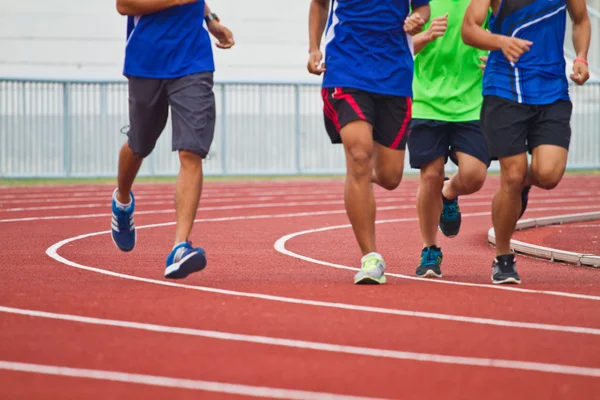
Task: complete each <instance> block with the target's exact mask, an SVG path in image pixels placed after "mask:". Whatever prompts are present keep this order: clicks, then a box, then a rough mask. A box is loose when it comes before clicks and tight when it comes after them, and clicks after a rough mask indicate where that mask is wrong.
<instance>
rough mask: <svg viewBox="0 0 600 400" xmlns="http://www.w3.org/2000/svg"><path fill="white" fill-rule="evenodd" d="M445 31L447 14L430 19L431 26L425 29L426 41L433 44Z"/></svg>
mask: <svg viewBox="0 0 600 400" xmlns="http://www.w3.org/2000/svg"><path fill="white" fill-rule="evenodd" d="M446 29H448V14H446V15H444V16H443V17H437V18H434V19H432V20H431V25H429V29H427V40H428V41H429V42H433V41H434V40H435V39H437V38H439V37H440V36H444V33H446Z"/></svg>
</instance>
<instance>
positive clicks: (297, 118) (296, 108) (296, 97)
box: [294, 84, 302, 175]
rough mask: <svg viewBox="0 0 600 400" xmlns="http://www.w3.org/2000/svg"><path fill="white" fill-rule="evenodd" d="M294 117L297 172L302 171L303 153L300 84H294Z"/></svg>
mask: <svg viewBox="0 0 600 400" xmlns="http://www.w3.org/2000/svg"><path fill="white" fill-rule="evenodd" d="M294 118H295V125H296V126H295V130H294V131H295V151H296V154H295V159H296V174H298V175H300V174H301V173H302V162H301V159H300V155H301V151H300V150H301V148H300V147H301V144H302V143H301V140H300V138H301V123H300V85H298V84H296V85H294Z"/></svg>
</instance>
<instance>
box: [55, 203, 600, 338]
mask: <svg viewBox="0 0 600 400" xmlns="http://www.w3.org/2000/svg"><path fill="white" fill-rule="evenodd" d="M532 210H535V209H532ZM344 212H345V211H343V210H340V211H339V213H344ZM327 214H330V212H327V211H326V212H312V213H302V214H273V215H258V216H240V217H224V218H213V219H210V220H203V221H205V222H208V221H211V222H218V221H231V220H246V219H272V218H290V217H297V216H307V215H327ZM465 215H468V214H465ZM478 215H488V213H480V214H478ZM414 220H416V219H415V218H405V219H399V220H394V221H395V222H407V221H414ZM199 221H202V220H198V221H197V222H199ZM174 224H175V222H167V223H160V224H152V225H145V226H140V227H138V229H149V228H157V227H164V226H170V225H174ZM108 233H110V231H102V232H92V233H87V234H83V235H79V236H75V237H72V238H68V239H65V240H62V241H60V242H58V243H55V244H54V245H52V246H50V247H49V248H48V249H47V250H46V254H47V255H48V256H49V257H51V258H53V259H54V260H56V261H58V262H60V263H62V264H65V265H68V266H70V267H74V268H78V269H83V270H86V271H92V272H96V273H100V274H104V275H108V276H113V277H117V278H123V279H129V280H133V281H138V282H145V283H152V284H155V285H162V286H169V287H177V288H184V289H190V290H197V291H201V292H209V293H217V294H222V295H231V296H239V297H248V298H255V299H261V300H269V301H278V302H283V303H290V304H299V305H309V306H316V307H327V308H336V309H344V310H351V311H362V312H372V313H379V314H389V315H398V316H406V317H416V318H429V319H437V320H447V321H455V322H464V323H475V324H485V325H495V326H504V327H514V328H523V329H538V330H548V331H557V332H568V333H582V334H591V335H597V334H598V330H597V329H595V328H586V327H574V326H561V325H550V324H536V323H529V322H518V321H504V320H494V319H487V318H474V317H465V316H457V315H448V314H439V313H427V312H417V311H410V310H398V309H390V308H382V307H369V306H360V305H351V304H345V303H332V302H325V301H315V300H305V299H298V298H292V297H283V296H274V295H268V294H260V293H251V292H240V291H233V290H225V289H218V288H211V287H205V286H194V285H186V284H180V283H175V282H171V281H166V280H164V281H163V280H156V279H150V278H143V277H139V276H134V275H127V274H122V273H118V272H113V271H108V270H105V269H101V268H95V267H90V266H85V265H82V264H78V263H76V262H74V261H71V260H68V259H66V258H64V257H62V256H61V255H59V254H58V250H59V249H60V248H61V247H62V246H64V245H66V244H69V243H72V242H75V241H78V240H81V239H85V238H89V237H94V236H99V235H104V234H108ZM326 265H327V264H326ZM334 265H335V264H334ZM339 267H342V268H343V269H353V268H351V267H345V266H339ZM390 275H392V276H398V277H402V276H400V275H397V274H390ZM445 282H447V283H449V284H455V285H466V286H477V287H483V288H496V287H495V286H490V285H477V284H464V283H463V282H454V281H445ZM507 290H508V289H507ZM521 290H522V291H525V292H527V293H538V294H539V293H542V294H554V295H557V296H567V297H574V298H583V299H588V300H600V297H595V296H588V295H579V294H572V293H562V292H546V291H536V290H533V289H528V290H525V289H521Z"/></svg>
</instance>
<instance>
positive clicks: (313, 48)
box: [307, 0, 329, 75]
mask: <svg viewBox="0 0 600 400" xmlns="http://www.w3.org/2000/svg"><path fill="white" fill-rule="evenodd" d="M328 13H329V1H328V0H312V1H311V3H310V11H309V14H308V40H309V48H308V51H309V54H310V56H309V60H308V65H307V68H308V71H309V72H310V73H311V74H315V75H321V74H322V73H323V72H325V66H324V65H321V61H323V53H322V52H321V38H322V37H323V32H324V31H325V25H326V24H327V14H328Z"/></svg>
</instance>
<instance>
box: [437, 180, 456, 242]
mask: <svg viewBox="0 0 600 400" xmlns="http://www.w3.org/2000/svg"><path fill="white" fill-rule="evenodd" d="M448 179H450V178H448V177H446V178H445V179H444V180H446V181H447V180H448ZM442 204H443V208H442V215H440V224H439V227H440V231H442V233H443V234H444V236H446V237H455V236H456V235H458V232H459V231H460V223H461V217H460V207H459V206H458V198H456V199H454V200H448V199H447V198H445V197H444V195H442Z"/></svg>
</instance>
